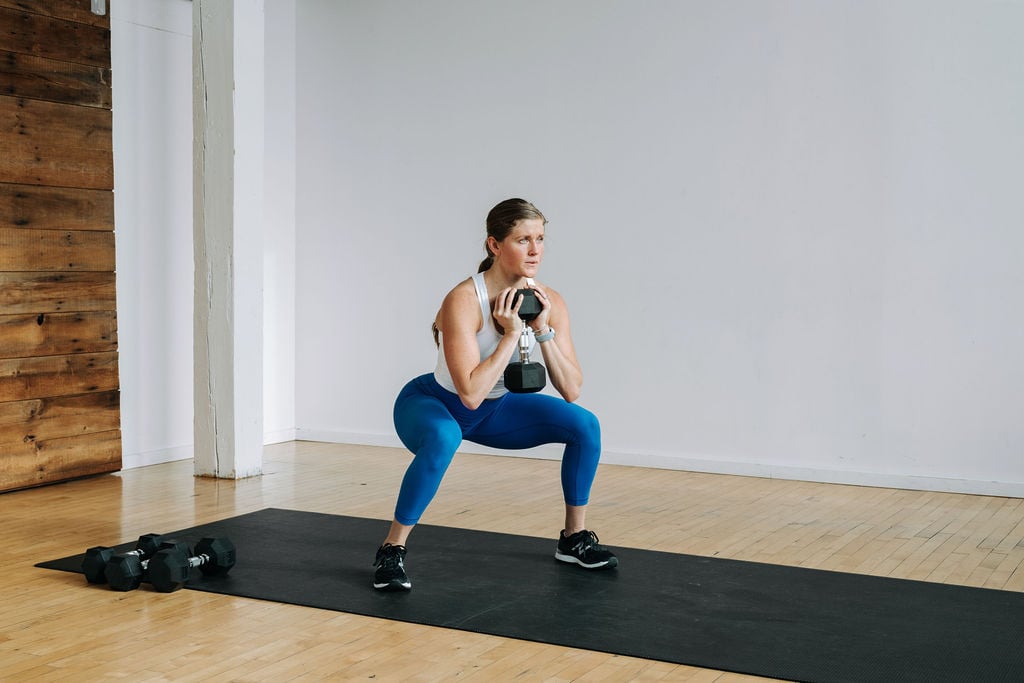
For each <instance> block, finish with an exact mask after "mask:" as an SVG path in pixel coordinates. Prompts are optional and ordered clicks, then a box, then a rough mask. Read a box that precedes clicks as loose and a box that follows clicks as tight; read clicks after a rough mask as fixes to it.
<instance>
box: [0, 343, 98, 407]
mask: <svg viewBox="0 0 1024 683" xmlns="http://www.w3.org/2000/svg"><path fill="white" fill-rule="evenodd" d="M117 388H118V382H117V353H116V352H108V353H78V354H73V355H69V356H40V357H38V358H12V359H0V401H20V400H25V399H30V398H45V397H48V396H68V395H71V394H86V393H91V392H95V391H111V390H112V389H117Z"/></svg>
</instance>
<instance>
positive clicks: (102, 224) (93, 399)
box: [0, 0, 121, 491]
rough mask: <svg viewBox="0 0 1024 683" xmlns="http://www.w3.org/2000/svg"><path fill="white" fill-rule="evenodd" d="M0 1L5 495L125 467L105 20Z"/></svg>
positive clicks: (67, 7)
mask: <svg viewBox="0 0 1024 683" xmlns="http://www.w3.org/2000/svg"><path fill="white" fill-rule="evenodd" d="M90 5H91V3H90V2H89V0H0V48H2V50H0V491H6V490H11V489H17V488H24V487H26V486H35V485H38V484H44V483H50V482H55V481H61V480H64V479H69V478H75V477H80V476H85V475H87V474H95V473H99V472H110V471H114V470H117V469H120V465H121V462H120V460H121V437H120V431H119V426H120V424H119V423H120V399H119V393H118V359H117V313H116V287H115V275H114V269H115V259H114V232H113V229H114V197H113V193H112V192H111V190H112V189H113V185H114V169H113V135H112V122H113V116H112V113H111V111H110V107H111V102H112V99H111V89H110V82H111V70H110V30H109V26H110V19H109V16H106V15H103V16H99V15H95V14H92V12H91V11H90Z"/></svg>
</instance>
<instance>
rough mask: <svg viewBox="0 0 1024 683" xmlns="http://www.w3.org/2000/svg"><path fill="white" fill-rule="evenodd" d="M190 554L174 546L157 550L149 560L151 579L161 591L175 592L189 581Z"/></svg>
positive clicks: (154, 585)
mask: <svg viewBox="0 0 1024 683" xmlns="http://www.w3.org/2000/svg"><path fill="white" fill-rule="evenodd" d="M190 570H191V568H190V566H189V563H188V555H187V554H186V553H183V552H181V551H180V550H177V549H174V548H168V549H164V550H159V551H157V553H156V555H154V556H153V559H152V560H150V561H149V581H150V583H152V584H153V588H154V589H156V590H157V591H159V592H161V593H173V592H174V591H176V590H178V589H179V588H183V587H184V586H185V584H186V583H188V579H189V574H190Z"/></svg>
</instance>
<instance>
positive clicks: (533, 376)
mask: <svg viewBox="0 0 1024 683" xmlns="http://www.w3.org/2000/svg"><path fill="white" fill-rule="evenodd" d="M520 298H521V299H522V303H521V304H520V305H519V317H520V319H522V321H523V331H522V333H521V334H520V335H519V360H518V361H513V362H511V363H509V364H508V365H507V366H506V367H505V375H504V377H505V388H506V389H508V390H509V391H511V392H513V393H516V394H531V393H533V392H535V391H540V390H541V389H543V388H544V385H545V384H547V372H546V371H545V370H544V366H543V365H541V364H540V363H531V362H530V326H529V325H527V324H526V323H528V322H530V321H531V320H533V319H534V318H536V317H537V316H538V315H540V312H541V311H543V310H544V307H543V306H541V303H540V300H538V299H537V293H536V292H535V291H533V290H532V289H518V290H516V295H515V299H513V300H512V304H513V305H515V302H516V301H519V300H520Z"/></svg>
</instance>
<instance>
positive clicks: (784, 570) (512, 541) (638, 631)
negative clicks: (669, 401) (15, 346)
mask: <svg viewBox="0 0 1024 683" xmlns="http://www.w3.org/2000/svg"><path fill="white" fill-rule="evenodd" d="M388 524H389V523H388V522H387V521H383V520H373V519H361V518H356V517H344V516H337V515H327V514H321V513H312V512H299V511H294V510H280V509H267V510H261V511H259V512H254V513H251V514H247V515H241V516H239V517H234V518H231V519H225V520H222V521H219V522H213V523H211V524H204V525H202V526H198V527H194V528H191V529H185V530H182V531H178V532H173V533H170V534H168V535H170V536H173V537H174V538H177V539H180V540H185V541H188V542H189V543H195V542H196V541H198V540H199V538H201V537H203V536H229V537H230V538H231V539H232V541H234V543H235V545H236V547H237V549H238V565H237V566H236V567H235V568H234V569H233V570H232V571H231V573H230V574H229V575H228V576H226V577H200V578H199V579H197V580H195V581H194V582H193V583H191V584H190V586H189V587H190V588H192V589H195V590H202V591H210V592H214V593H224V594H228V595H239V596H245V597H250V598H257V599H262V600H274V601H277V602H286V603H292V604H297V605H307V606H310V607H317V608H321V609H331V610H337V611H342V612H351V613H355V614H363V615H368V616H373V617H380V618H384V619H395V620H400V621H408V622H414V623H419V624H428V625H432V626H443V627H447V628H454V629H462V630H465V631H474V632H478V633H487V634H491V635H497V636H504V637H508V638H519V639H523V640H532V641H539V642H543V643H552V644H556V645H564V646H568V647H574V648H581V649H587V650H598V651H603V652H611V653H615V654H620V655H627V656H631V657H644V658H647V659H657V660H663V661H666V662H674V663H678V664H688V665H691V666H699V667H705V668H711V669H720V670H726V671H734V672H741V673H748V674H755V675H760V676H769V677H773V678H782V679H789V680H797V681H858V682H859V681H928V682H929V683H933V682H936V681H1021V680H1024V654H1022V650H1024V648H1022V642H1024V641H1022V635H1024V594H1021V593H1016V592H1009V591H997V590H987V589H982V588H968V587H962V586H948V585H942V584H935V583H925V582H920V581H907V580H900V579H886V578H879V577H871V576H862V575H857V574H845V573H840V572H830V571H821V570H812V569H800V568H794V567H782V566H777V565H769V564H760V563H756V562H741V561H736V560H725V559H718V558H708V557H697V556H692V555H677V554H672V553H663V552H654V551H647V550H636V549H630V548H621V547H616V553H617V554H618V556H619V559H620V561H621V564H620V566H619V568H618V569H615V570H606V571H598V572H588V571H586V570H583V569H580V568H578V567H574V566H569V565H565V564H563V563H560V562H556V561H555V560H554V559H553V557H552V555H553V552H554V538H553V537H552V538H551V539H544V538H533V537H528V536H513V535H508V534H496V533H486V532H480V531H470V530H466V529H453V528H448V527H438V526H430V525H420V526H418V527H417V528H416V531H415V532H414V535H413V538H412V544H411V545H410V549H409V555H408V558H407V568H408V570H409V575H410V579H411V580H412V582H413V589H412V591H410V592H407V593H379V592H377V591H375V590H373V588H372V587H371V585H370V584H371V576H372V571H373V570H372V566H371V563H372V560H373V555H374V552H375V550H376V547H377V545H378V544H379V543H380V541H381V539H382V538H383V537H384V535H385V534H386V532H387V529H388ZM154 531H161V530H154ZM552 536H553V535H552ZM101 540H102V539H97V541H101ZM606 540H613V539H606ZM133 545H134V542H130V543H124V544H121V545H120V546H118V547H119V549H128V548H130V547H132V546H133ZM83 552H84V549H83ZM81 559H82V555H81V554H79V555H73V556H71V557H65V558H62V559H58V560H53V561H49V562H43V563H41V564H39V565H37V566H40V567H45V568H50V569H60V570H64V571H79V565H80V563H81ZM93 589H95V590H105V589H103V588H99V587H93ZM83 590H87V588H86V587H85V585H84V581H83ZM168 599H173V598H172V597H168Z"/></svg>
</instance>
